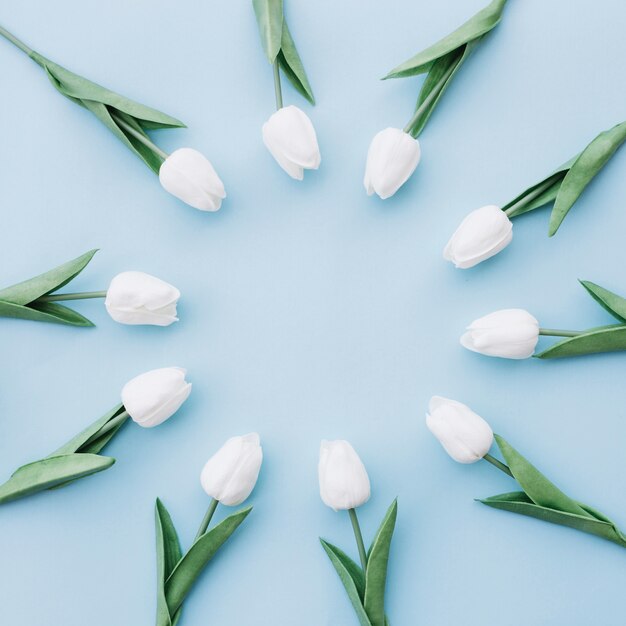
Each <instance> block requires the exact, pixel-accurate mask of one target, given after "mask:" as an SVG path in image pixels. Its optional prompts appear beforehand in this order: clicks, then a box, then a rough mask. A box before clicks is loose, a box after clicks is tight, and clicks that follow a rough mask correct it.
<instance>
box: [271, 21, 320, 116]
mask: <svg viewBox="0 0 626 626" xmlns="http://www.w3.org/2000/svg"><path fill="white" fill-rule="evenodd" d="M277 58H278V63H279V64H280V67H281V69H282V70H283V72H285V75H286V76H287V78H288V79H289V81H290V82H291V84H292V85H293V86H294V87H295V88H296V89H297V90H298V92H300V93H301V94H302V95H303V96H304V97H305V98H306V99H307V100H308V101H309V102H310V103H311V104H315V97H314V96H313V89H312V88H311V85H310V83H309V79H308V78H307V75H306V72H305V71H304V66H303V65H302V61H301V60H300V55H299V54H298V51H297V50H296V44H295V43H294V41H293V38H292V37H291V33H290V32H289V28H288V27H287V21H286V20H283V33H282V38H281V43H280V51H279V52H278V57H277Z"/></svg>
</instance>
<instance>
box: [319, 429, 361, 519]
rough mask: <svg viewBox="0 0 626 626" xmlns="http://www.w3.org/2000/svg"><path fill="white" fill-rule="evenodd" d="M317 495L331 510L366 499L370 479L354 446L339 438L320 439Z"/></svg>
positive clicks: (341, 508)
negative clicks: (318, 494)
mask: <svg viewBox="0 0 626 626" xmlns="http://www.w3.org/2000/svg"><path fill="white" fill-rule="evenodd" d="M318 471H319V481H320V496H321V498H322V501H323V502H324V504H326V505H327V506H329V507H330V508H331V509H334V510H335V511H340V510H347V509H355V508H356V507H358V506H361V504H364V503H365V502H367V501H368V500H369V498H370V479H369V477H368V475H367V471H366V470H365V466H364V465H363V463H362V462H361V459H360V458H359V455H358V454H357V453H356V452H355V451H354V448H353V447H352V446H351V445H350V444H349V443H348V442H347V441H343V440H336V441H326V440H322V445H321V446H320V462H319V468H318Z"/></svg>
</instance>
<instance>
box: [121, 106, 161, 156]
mask: <svg viewBox="0 0 626 626" xmlns="http://www.w3.org/2000/svg"><path fill="white" fill-rule="evenodd" d="M110 113H111V117H112V118H113V119H114V120H115V122H116V123H117V124H118V125H119V126H121V127H122V128H123V129H124V130H125V131H126V132H127V133H129V134H130V135H132V136H133V137H134V138H135V139H137V141H140V142H141V143H142V144H143V145H144V146H147V147H148V148H150V150H152V151H153V152H154V153H156V154H158V155H159V156H160V157H161V158H162V159H163V160H164V161H165V159H167V157H168V156H169V155H168V154H167V152H163V150H161V148H159V146H157V145H156V144H154V143H153V142H152V141H150V139H148V137H146V136H145V135H144V134H143V133H140V132H139V131H138V130H137V129H136V128H134V127H133V126H131V125H130V124H129V123H128V122H127V121H126V120H124V119H122V118H121V117H120V116H119V115H118V114H117V113H116V112H115V111H110Z"/></svg>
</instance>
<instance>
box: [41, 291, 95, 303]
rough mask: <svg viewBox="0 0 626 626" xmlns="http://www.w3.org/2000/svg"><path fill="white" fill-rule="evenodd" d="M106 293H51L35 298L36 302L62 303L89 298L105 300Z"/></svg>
mask: <svg viewBox="0 0 626 626" xmlns="http://www.w3.org/2000/svg"><path fill="white" fill-rule="evenodd" d="M106 295H107V292H106V291H83V292H82V293H56V294H55V293H53V294H51V295H49V296H41V297H39V298H37V302H64V301H65V300H88V299H90V298H106Z"/></svg>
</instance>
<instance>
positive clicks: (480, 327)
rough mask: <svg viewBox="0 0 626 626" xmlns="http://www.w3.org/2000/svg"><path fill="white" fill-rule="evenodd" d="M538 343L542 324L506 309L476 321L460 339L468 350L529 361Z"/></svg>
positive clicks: (526, 312) (520, 313)
mask: <svg viewBox="0 0 626 626" xmlns="http://www.w3.org/2000/svg"><path fill="white" fill-rule="evenodd" d="M538 340H539V322H538V321H537V320H536V319H535V318H534V317H533V316H532V315H531V314H530V313H529V312H528V311H524V309H503V310H502V311H495V312H493V313H490V314H489V315H485V316H484V317H481V318H479V319H477V320H474V321H473V322H472V323H471V324H470V325H469V326H468V327H467V332H466V333H465V334H464V335H463V336H462V337H461V345H462V346H463V347H464V348H467V349H468V350H473V351H474V352H480V353H481V354H486V355H487V356H499V357H503V358H505V359H527V358H528V357H530V356H532V355H533V352H534V351H535V346H536V345H537V341H538Z"/></svg>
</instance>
